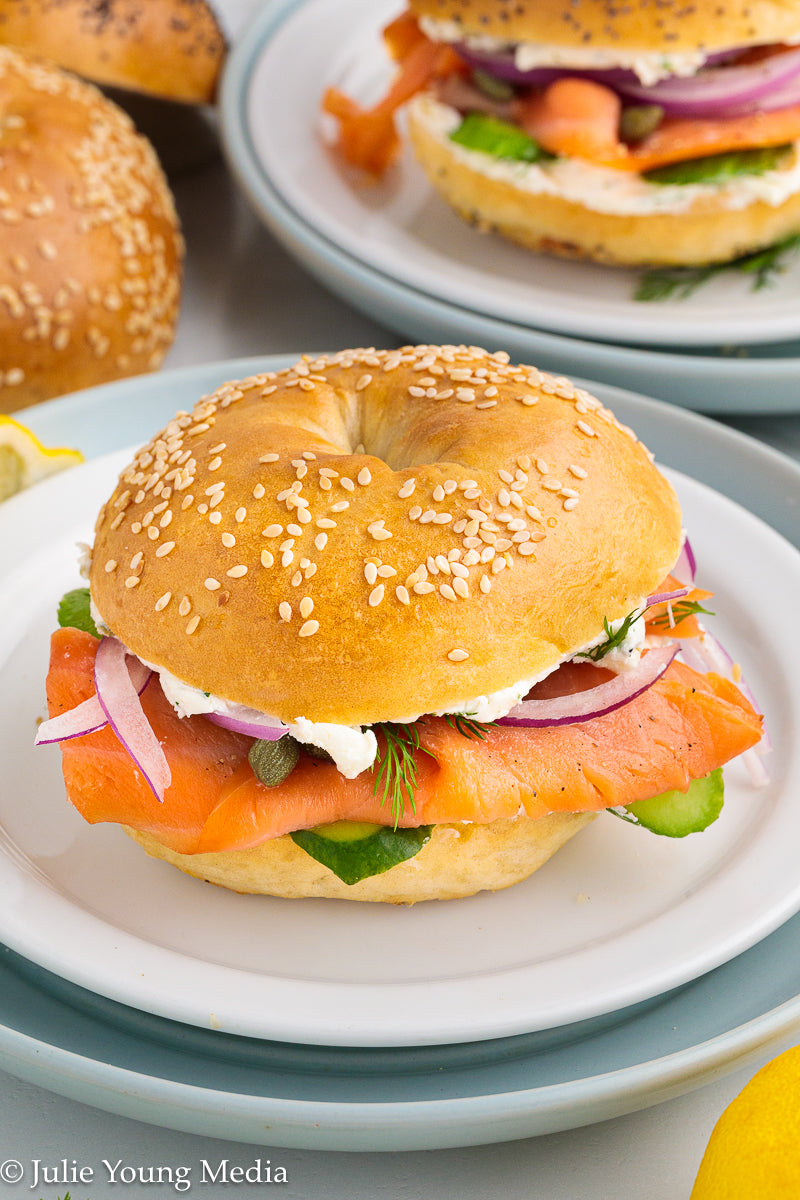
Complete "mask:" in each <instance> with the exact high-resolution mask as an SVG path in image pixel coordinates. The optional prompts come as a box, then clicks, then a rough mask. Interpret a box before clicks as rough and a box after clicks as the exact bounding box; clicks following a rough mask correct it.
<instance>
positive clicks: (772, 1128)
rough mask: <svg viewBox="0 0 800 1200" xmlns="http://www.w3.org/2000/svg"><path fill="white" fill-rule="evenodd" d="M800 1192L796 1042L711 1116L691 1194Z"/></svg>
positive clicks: (772, 1198)
mask: <svg viewBox="0 0 800 1200" xmlns="http://www.w3.org/2000/svg"><path fill="white" fill-rule="evenodd" d="M798 1196H800V1046H795V1047H793V1048H792V1049H791V1050H785V1051H784V1053H783V1054H779V1055H778V1057H777V1058H774V1059H773V1060H772V1061H771V1062H769V1063H767V1065H766V1066H765V1067H762V1069H761V1070H760V1071H759V1072H758V1073H757V1074H756V1075H754V1076H753V1078H752V1079H751V1080H750V1082H749V1083H748V1084H747V1085H746V1086H745V1088H744V1089H743V1090H742V1091H741V1092H740V1093H739V1095H738V1096H736V1097H735V1099H734V1100H732V1101H731V1103H730V1104H729V1105H728V1107H727V1108H726V1109H725V1111H724V1112H723V1114H722V1116H721V1117H720V1118H719V1120H718V1121H717V1124H716V1126H715V1127H714V1131H713V1132H712V1134H711V1138H710V1140H709V1143H708V1146H707V1148H706V1152H705V1155H704V1156H703V1161H702V1162H701V1164H700V1170H699V1172H698V1175H697V1179H696V1180H695V1185H694V1188H693V1189H692V1195H691V1200H795V1197H798Z"/></svg>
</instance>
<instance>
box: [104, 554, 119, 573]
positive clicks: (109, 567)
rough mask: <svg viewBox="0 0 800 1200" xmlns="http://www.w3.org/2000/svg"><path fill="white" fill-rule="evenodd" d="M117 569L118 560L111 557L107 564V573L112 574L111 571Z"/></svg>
mask: <svg viewBox="0 0 800 1200" xmlns="http://www.w3.org/2000/svg"><path fill="white" fill-rule="evenodd" d="M116 569H117V560H116V559H115V558H110V559H109V560H108V562H107V563H106V566H105V570H106V574H107V575H110V574H111V572H112V571H116Z"/></svg>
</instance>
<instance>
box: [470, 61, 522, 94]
mask: <svg viewBox="0 0 800 1200" xmlns="http://www.w3.org/2000/svg"><path fill="white" fill-rule="evenodd" d="M472 82H473V83H474V84H475V87H476V88H477V89H478V91H480V92H483V94H484V96H488V97H489V99H490V100H513V99H514V89H513V87H512V86H511V84H510V83H507V82H506V81H505V79H498V78H497V76H496V75H490V74H489V72H488V71H482V70H481V69H480V67H476V69H475V70H474V71H473V72H472Z"/></svg>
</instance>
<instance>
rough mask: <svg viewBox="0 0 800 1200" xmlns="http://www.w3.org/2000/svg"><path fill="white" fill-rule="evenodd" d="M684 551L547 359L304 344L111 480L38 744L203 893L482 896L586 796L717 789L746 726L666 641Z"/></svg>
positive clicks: (91, 803)
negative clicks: (542, 362) (541, 362)
mask: <svg viewBox="0 0 800 1200" xmlns="http://www.w3.org/2000/svg"><path fill="white" fill-rule="evenodd" d="M681 547H682V531H681V518H680V511H679V507H678V504H677V501H676V498H675V495H674V493H673V491H672V489H671V487H670V485H669V484H668V482H667V481H666V479H665V478H664V477H663V476H662V475H661V474H660V473H659V472H658V470H657V469H656V468H655V467H654V466H653V463H652V461H651V458H650V456H649V454H648V453H647V451H646V450H645V448H644V447H643V446H642V445H641V444H640V443H639V442H638V441H637V440H636V438H635V436H634V435H633V434H632V433H631V431H630V430H628V429H626V428H624V427H622V426H621V425H619V424H618V422H617V421H616V420H615V419H614V417H613V416H612V414H611V413H610V412H608V411H607V410H606V409H604V408H603V407H602V406H601V405H600V404H599V402H598V401H596V400H595V399H593V398H592V397H591V396H590V395H589V394H588V393H586V392H585V391H583V390H582V389H580V388H575V387H573V385H572V384H571V383H570V382H569V381H568V380H566V379H563V378H553V377H551V376H548V375H545V374H543V373H541V372H539V371H537V370H536V369H535V368H532V367H527V366H514V365H512V364H510V363H509V361H508V357H507V356H506V355H504V354H499V353H498V354H487V353H485V352H484V351H481V350H478V349H475V348H467V347H447V346H446V347H436V346H417V347H406V348H404V349H401V350H388V351H374V350H352V351H343V352H342V353H340V354H338V355H336V356H333V357H329V358H311V357H306V358H304V359H302V360H301V361H300V362H298V363H297V364H296V365H295V366H294V367H292V368H290V369H287V370H285V371H281V372H279V373H269V374H263V375H259V376H255V377H253V378H250V379H247V380H243V381H239V382H236V383H228V384H225V385H224V386H223V387H220V388H219V389H217V391H216V392H215V393H214V394H213V395H210V396H206V397H204V398H202V399H201V400H200V401H199V403H198V405H197V406H196V408H195V409H194V411H193V412H192V413H191V414H179V415H178V416H176V417H175V419H174V420H173V421H171V422H170V424H169V425H168V426H167V427H166V428H165V429H164V430H162V431H161V432H160V433H159V434H157V435H156V436H155V437H154V439H153V440H152V441H151V442H150V443H149V444H148V445H147V446H145V447H143V448H142V449H141V450H140V451H139V453H138V454H137V455H136V457H135V459H134V461H133V462H132V463H131V464H130V466H129V467H128V468H127V469H126V470H125V471H123V473H122V475H121V477H120V480H119V483H118V485H117V487H116V488H115V490H114V492H113V494H112V495H111V496H110V497H109V499H108V500H107V502H106V503H105V504H104V506H103V508H102V510H101V512H100V515H99V517H98V521H97V527H96V535H95V542H94V547H93V550H92V554H91V565H90V567H89V568H88V572H89V584H90V589H91V610H90V609H89V595H88V593H86V594H81V593H80V592H79V593H76V594H72V595H71V596H70V597H68V598H65V601H64V602H63V604H62V609H61V612H60V622H61V624H62V626H63V627H62V628H61V629H59V630H58V631H57V632H56V634H55V635H54V637H53V645H52V656H51V666H50V673H49V676H48V685H47V688H48V702H49V709H50V717H51V719H50V720H49V721H48V722H45V724H44V725H43V726H42V727H41V729H40V732H39V737H38V740H39V741H40V742H52V741H60V742H61V746H62V752H63V767H64V776H65V781H66V786H67V794H68V796H69V798H70V800H71V801H72V803H73V804H74V805H75V806H76V807H77V809H78V810H79V811H80V812H81V813H82V814H83V816H84V817H85V818H86V819H87V820H88V821H90V822H96V821H114V822H117V823H119V824H121V825H123V826H124V827H125V828H126V829H127V830H128V832H130V833H132V834H133V836H134V837H135V838H136V839H137V840H138V841H139V842H140V843H141V844H142V845H143V846H144V847H145V849H146V850H147V851H148V852H149V853H151V854H154V855H156V856H158V857H161V858H165V859H167V860H168V861H169V862H172V863H174V864H175V865H177V866H179V867H180V868H181V869H182V870H185V871H187V872H189V873H190V874H194V875H198V876H199V877H201V878H203V879H208V880H212V881H213V882H215V883H218V884H221V885H223V886H225V887H230V888H233V889H235V890H238V891H251V892H265V893H270V894H275V895H281V896H291V897H297V896H330V897H346V898H351V899H360V900H388V901H392V902H396V903H397V902H404V903H412V902H414V901H416V900H422V899H434V898H449V897H454V896H463V895H469V894H471V893H473V892H476V891H478V890H481V889H483V888H490V889H494V888H499V887H505V886H508V885H509V884H511V883H515V882H517V881H518V880H520V879H523V878H525V877H526V876H527V875H529V874H530V872H531V871H533V870H535V869H536V868H537V867H538V866H539V865H540V864H541V863H542V862H543V861H544V860H545V859H546V858H547V857H549V855H550V854H552V853H553V851H554V850H556V849H557V848H558V847H559V846H560V845H561V844H562V843H563V842H564V841H565V840H566V839H567V838H568V837H570V836H571V835H572V834H573V833H574V832H576V831H577V830H578V829H580V828H581V827H582V826H583V825H584V824H586V822H587V821H589V820H591V819H592V817H593V816H594V815H596V813H597V812H599V811H602V810H603V809H606V808H609V807H613V806H619V805H627V804H628V803H633V802H639V803H641V802H643V801H651V800H653V798H654V797H659V796H661V795H662V793H664V792H665V791H668V790H671V789H678V791H679V792H680V793H682V794H683V793H685V794H686V795H688V796H689V797H690V800H689V804H690V807H691V806H692V804H694V803H695V801H694V800H692V799H691V797H692V796H694V797H695V799H696V796H697V792H698V789H699V790H700V791H701V792H703V794H704V795H705V794H706V792H707V791H708V789H709V788H710V789H711V792H713V794H714V797H717V798H718V799H719V801H720V803H721V790H720V788H721V785H720V784H719V779H718V776H719V771H718V769H719V767H720V766H721V764H722V763H723V762H725V761H727V760H728V759H729V758H731V757H734V756H735V755H737V754H740V753H742V752H744V751H746V750H747V749H748V747H750V746H752V745H754V744H755V743H757V742H758V740H759V738H760V736H761V727H760V726H761V719H760V717H759V716H758V715H757V714H756V713H755V712H754V710H753V709H752V708H751V706H750V705H749V704H748V702H747V701H746V700H745V698H744V696H743V695H742V694H741V692H740V691H739V690H738V689H737V688H736V687H735V686H734V685H733V684H732V683H730V682H728V681H726V680H724V679H722V678H720V677H719V676H713V675H707V674H705V673H704V672H702V671H700V672H698V671H695V670H693V669H691V668H690V667H689V666H687V665H685V664H684V663H680V662H678V660H677V659H676V658H675V657H674V656H675V652H676V648H677V642H676V640H675V639H676V638H678V637H681V638H684V637H695V638H698V645H699V644H700V643H701V640H702V639H701V638H700V637H699V635H700V634H701V632H702V631H701V630H700V628H699V627H698V626H697V624H696V617H695V616H694V615H693V613H694V611H695V609H696V608H697V607H698V605H697V602H696V600H695V599H694V597H700V598H702V597H703V596H705V595H707V593H700V592H695V591H693V590H691V587H688V588H686V589H681V587H680V585H679V584H678V583H676V582H675V581H674V580H671V579H670V578H669V573H670V571H671V570H672V569H673V568H674V567H675V564H676V562H678V561H679V559H680V556H681V553H682V550H681ZM687 570H688V569H687ZM688 574H691V571H688ZM665 580H666V581H667V582H666V583H665V582H664V581H665ZM688 583H689V584H690V585H691V584H692V581H691V580H688ZM692 586H693V585H692ZM665 597H666V599H665ZM679 600H681V601H683V603H684V604H688V608H687V609H686V610H685V611H684V610H681V609H679V608H677V607H676V608H675V610H674V614H673V615H675V619H674V620H673V621H672V624H671V625H670V623H669V621H668V620H667V619H666V617H665V613H666V612H667V609H666V608H665V605H667V604H669V603H670V602H674V603H675V604H676V605H677V603H678V601H679ZM90 612H91V615H90ZM76 626H77V628H76ZM98 635H100V636H98ZM126 655H127V657H126ZM709 781H710V782H709ZM687 789H688V791H687ZM706 798H707V797H706ZM703 805H705V801H703V802H702V805H701V807H702V806H703ZM638 811H641V810H640V809H639V810H638ZM718 811H719V807H718V805H717V807H716V809H715V813H716V812H718ZM714 815H715V814H714ZM710 819H711V816H710V815H708V814H706V816H705V817H704V819H703V820H701V821H696V822H695V821H694V818H692V821H690V825H691V827H692V828H702V827H703V825H704V824H705V823H707V821H708V820H710ZM692 822H694V823H692ZM665 831H666V832H676V830H675V829H669V828H668V829H666V830H665ZM681 832H687V828H684V829H682V831H681Z"/></svg>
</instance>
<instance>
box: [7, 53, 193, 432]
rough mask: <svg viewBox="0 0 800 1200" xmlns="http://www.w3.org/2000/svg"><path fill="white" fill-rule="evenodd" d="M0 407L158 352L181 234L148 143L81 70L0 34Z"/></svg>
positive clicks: (143, 363)
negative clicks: (35, 54) (49, 60)
mask: <svg viewBox="0 0 800 1200" xmlns="http://www.w3.org/2000/svg"><path fill="white" fill-rule="evenodd" d="M0 122H2V130H3V135H2V152H1V153H0V264H2V271H1V272H0V273H1V274H2V280H3V287H2V290H1V291H0V411H4V412H11V411H13V410H14V409H16V408H21V407H23V406H24V405H27V404H34V403H36V402H37V401H40V400H46V399H48V398H49V397H51V396H56V395H60V394H61V393H64V392H71V391H75V390H76V389H78V388H84V387H89V386H91V385H93V384H97V383H104V382H106V381H107V380H110V379H118V378H120V377H122V376H125V375H135V374H140V373H141V372H144V371H151V370H153V369H154V368H155V367H157V366H159V365H160V364H161V362H162V360H163V357H164V355H165V353H166V351H167V349H168V348H169V346H170V345H171V343H172V340H173V337H174V333H175V323H176V320H177V314H178V306H179V300H180V291H181V261H182V254H183V243H182V239H181V235H180V230H179V227H178V221H177V217H176V215H175V209H174V205H173V202H172V196H171V194H170V191H169V188H168V187H167V183H166V180H165V179H164V176H163V174H162V172H161V168H160V167H159V164H158V161H157V159H156V156H155V154H154V152H153V150H152V148H151V146H150V144H149V142H147V141H146V140H145V139H144V138H142V137H140V136H139V135H138V134H137V133H136V131H135V129H134V127H133V125H132V123H131V121H130V119H129V118H128V117H127V116H126V115H125V114H124V113H123V112H121V110H120V109H119V108H117V107H116V105H114V104H112V103H111V102H110V101H108V100H106V99H105V97H104V96H102V95H101V94H100V93H99V92H98V91H97V89H96V88H94V87H92V85H91V84H87V83H84V82H82V81H81V80H78V79H75V78H74V77H73V76H70V75H67V74H66V73H65V72H63V71H59V70H58V69H57V68H55V67H49V66H42V65H39V64H36V63H33V62H32V61H30V60H29V59H27V58H25V57H24V56H23V55H20V54H18V53H17V52H16V51H14V50H9V49H8V48H7V47H4V46H0Z"/></svg>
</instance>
